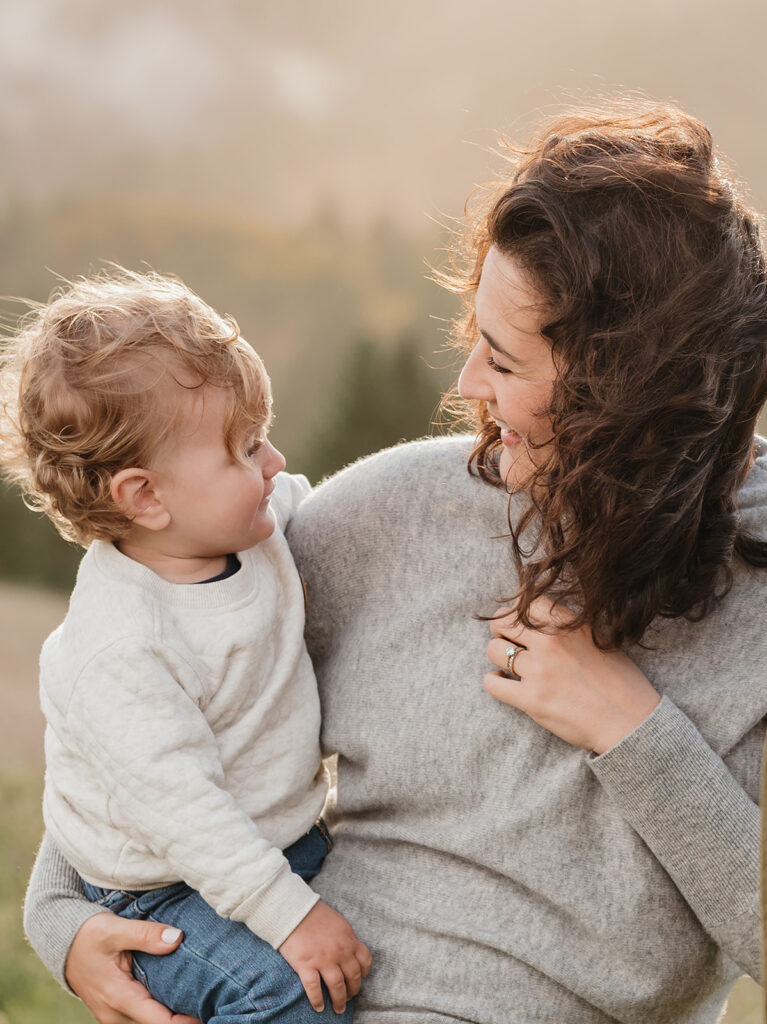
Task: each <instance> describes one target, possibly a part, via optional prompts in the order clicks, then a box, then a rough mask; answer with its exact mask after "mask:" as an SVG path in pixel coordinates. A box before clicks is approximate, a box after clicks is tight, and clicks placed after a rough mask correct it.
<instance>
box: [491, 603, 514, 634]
mask: <svg viewBox="0 0 767 1024" xmlns="http://www.w3.org/2000/svg"><path fill="white" fill-rule="evenodd" d="M516 622H517V617H516V610H515V608H514V606H513V605H512V606H509V605H503V606H502V607H501V608H498V609H497V610H496V611H495V612H494V613H493V616H492V618H491V619H490V632H491V633H492V634H493V636H500V635H501V633H504V635H505V633H506V630H507V629H513V628H514V626H515V625H516Z"/></svg>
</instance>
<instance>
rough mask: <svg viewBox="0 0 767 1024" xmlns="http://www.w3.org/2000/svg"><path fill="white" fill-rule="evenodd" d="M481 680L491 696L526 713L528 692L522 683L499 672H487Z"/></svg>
mask: <svg viewBox="0 0 767 1024" xmlns="http://www.w3.org/2000/svg"><path fill="white" fill-rule="evenodd" d="M482 682H483V684H484V687H485V689H486V690H487V692H488V693H489V694H490V696H491V697H495V699H496V700H499V701H501V702H502V703H503V704H509V705H510V706H511V707H514V708H519V710H520V711H525V713H527V711H526V706H527V703H528V693H527V689H526V687H525V685H524V683H522V682H519V681H518V680H516V679H509V678H508V677H507V676H505V675H503V674H502V673H501V672H488V674H487V675H486V676H485V678H484V679H483V680H482Z"/></svg>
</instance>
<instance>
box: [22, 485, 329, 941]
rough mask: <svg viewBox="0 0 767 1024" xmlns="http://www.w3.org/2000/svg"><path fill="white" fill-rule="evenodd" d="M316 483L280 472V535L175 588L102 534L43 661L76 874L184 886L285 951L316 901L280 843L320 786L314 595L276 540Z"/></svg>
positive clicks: (60, 805)
mask: <svg viewBox="0 0 767 1024" xmlns="http://www.w3.org/2000/svg"><path fill="white" fill-rule="evenodd" d="M308 490H309V484H308V482H307V481H306V480H305V479H304V478H303V477H290V476H288V475H287V474H280V476H279V477H278V478H277V486H276V489H275V492H274V497H273V499H272V509H273V514H275V515H276V517H277V520H278V528H277V529H276V530H275V532H274V534H273V535H272V536H271V537H270V538H269V539H268V540H265V541H263V542H262V543H261V544H259V545H257V546H256V547H254V548H252V549H251V550H249V551H245V552H241V553H239V557H240V561H241V568H240V570H239V571H238V572H237V573H236V574H235V575H234V576H231V577H229V578H228V579H225V580H221V581H219V582H215V583H207V584H204V585H199V584H174V583H168V582H167V581H165V580H163V579H161V578H160V577H159V576H157V575H156V574H154V573H153V572H151V570H149V569H147V568H146V567H145V566H143V565H140V564H139V563H138V562H135V561H132V560H131V559H129V558H126V557H125V556H124V555H122V554H121V553H120V552H119V551H118V550H117V548H115V547H114V546H113V545H112V544H110V543H106V542H103V541H97V542H95V543H94V544H92V545H91V547H90V548H89V550H88V552H87V553H86V555H85V557H84V558H83V560H82V563H81V565H80V569H79V572H78V577H77V583H76V586H75V589H74V592H73V594H72V599H71V602H70V606H69V611H68V613H67V616H66V619H65V620H64V622H63V623H62V624H61V626H59V628H58V629H57V630H56V631H55V632H54V633H53V634H51V636H50V637H49V638H48V640H47V641H46V642H45V645H44V647H43V652H42V656H41V663H40V692H41V703H42V707H43V711H44V713H45V716H46V719H47V722H48V727H47V731H46V740H45V752H46V761H47V771H46V785H45V797H44V817H45V823H46V826H47V828H48V829H49V830H50V832H51V834H52V835H53V836H54V837H55V839H56V842H57V843H58V845H59V846H60V848H61V849H62V851H64V853H65V854H66V856H67V858H68V859H69V860H70V861H71V862H72V864H73V865H74V866H75V867H76V868H77V870H78V871H79V872H80V874H81V875H82V877H83V878H85V879H86V880H87V881H89V882H91V883H92V884H94V885H98V886H102V887H105V888H111V889H115V888H120V889H148V888H155V887H157V886H164V885H168V884H170V883H172V882H176V881H179V880H184V881H185V882H187V883H188V884H189V885H190V886H192V887H193V888H194V889H197V890H198V891H199V892H200V893H201V895H202V896H203V897H204V899H205V900H207V902H208V903H210V905H211V906H212V907H214V908H215V909H216V910H217V911H218V913H219V914H221V915H222V916H223V917H228V918H232V919H233V920H236V921H243V922H245V924H246V925H248V927H249V928H251V930H252V931H254V932H255V933H256V934H257V935H259V936H261V937H262V938H264V939H266V940H267V941H268V942H270V943H271V944H272V945H273V946H275V947H277V946H279V945H280V944H281V943H282V941H283V940H284V939H285V938H286V937H287V936H288V935H289V934H290V932H291V931H292V930H293V928H295V926H296V925H297V924H298V923H299V922H300V921H301V920H302V918H303V917H304V916H305V915H306V914H307V913H308V912H309V910H310V909H311V908H312V906H313V905H314V903H315V902H316V901H317V899H318V897H317V896H316V895H315V894H314V892H313V891H312V890H311V889H310V888H309V886H308V885H307V884H306V883H305V882H303V881H302V880H301V879H300V878H299V877H298V876H297V875H295V874H293V873H292V872H291V870H290V867H289V865H288V862H287V860H286V859H285V857H284V856H283V855H282V852H281V851H282V850H283V849H284V848H285V847H286V846H288V845H289V844H290V843H292V842H294V841H295V840H296V839H298V838H299V837H300V836H301V835H303V833H305V832H306V831H307V830H308V829H310V828H311V826H312V824H313V823H314V821H315V819H316V818H317V816H318V815H319V813H320V811H321V809H322V805H323V802H324V799H325V795H326V785H325V780H324V776H323V773H322V770H321V764H320V750H319V725H320V710H319V702H318V697H317V688H316V682H315V678H314V673H313V670H312V666H311V662H310V660H309V656H308V654H307V651H306V647H305V645H304V640H303V630H304V599H303V588H302V584H301V579H300V577H299V575H298V572H297V570H296V568H295V565H294V564H293V559H292V556H291V554H290V551H289V549H288V546H287V543H286V541H285V538H284V536H283V533H282V528H283V527H284V526H285V524H286V522H287V519H288V518H289V515H290V512H291V510H292V509H293V508H294V507H295V506H296V505H297V504H298V502H299V501H300V499H301V498H302V497H303V496H304V495H305V494H306V493H307V492H308Z"/></svg>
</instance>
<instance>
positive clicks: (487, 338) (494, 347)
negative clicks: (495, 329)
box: [479, 327, 525, 367]
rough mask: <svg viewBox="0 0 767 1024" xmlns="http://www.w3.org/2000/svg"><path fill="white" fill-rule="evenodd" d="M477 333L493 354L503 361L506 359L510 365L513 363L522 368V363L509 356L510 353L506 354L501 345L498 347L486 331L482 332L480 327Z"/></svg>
mask: <svg viewBox="0 0 767 1024" xmlns="http://www.w3.org/2000/svg"><path fill="white" fill-rule="evenodd" d="M479 333H480V334H481V335H482V337H483V338H484V339H485V341H486V342H487V343H488V345H489V346H490V348H491V349H492V350H493V351H494V352H497V353H498V354H499V355H502V356H503V358H504V359H508V360H509V362H510V363H514V364H515V365H516V366H520V367H522V366H524V365H525V364H524V363H523V362H522V360H521V359H517V358H516V356H513V355H511V353H510V352H507V351H506V349H505V348H503V347H502V346H501V345H499V344H498V342H497V341H495V340H494V339H493V338H491V337H490V335H489V334H488V333H487V331H483V330H482V328H481V327H480V328H479Z"/></svg>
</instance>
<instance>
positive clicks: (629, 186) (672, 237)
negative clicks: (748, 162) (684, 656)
mask: <svg viewBox="0 0 767 1024" xmlns="http://www.w3.org/2000/svg"><path fill="white" fill-rule="evenodd" d="M504 147H505V154H504V155H505V157H506V159H507V166H508V169H509V170H508V175H507V176H506V178H505V180H503V181H501V182H499V183H497V184H495V185H492V186H489V187H488V188H486V189H483V190H481V191H480V193H479V194H478V195H477V196H475V197H474V200H473V202H470V204H469V205H468V206H467V218H466V231H465V233H464V234H463V235H462V236H460V238H459V240H458V242H457V244H456V247H455V250H454V259H453V268H454V272H453V273H452V274H450V275H446V276H445V277H444V283H446V284H447V286H448V287H451V288H452V289H453V290H455V291H458V292H459V293H461V294H462V296H463V299H464V315H463V316H462V317H461V318H460V320H459V321H457V322H456V324H455V325H454V328H455V329H454V332H453V340H454V342H455V344H457V345H458V346H459V347H460V348H462V349H466V348H467V346H469V347H470V346H473V345H474V344H476V342H477V327H476V322H475V319H474V310H473V305H474V295H475V292H476V290H477V286H478V282H479V278H480V274H481V271H482V266H483V262H484V259H485V256H486V255H487V253H488V251H489V249H490V247H491V246H495V247H496V248H497V249H498V250H499V251H500V252H501V253H502V254H503V255H505V256H509V257H511V258H513V259H514V260H515V261H517V262H518V264H519V265H520V266H521V267H522V269H523V270H524V271H525V272H526V273H527V274H528V275H529V277H530V279H531V280H532V281H533V282H534V283H535V286H536V287H537V288H538V289H539V290H540V292H541V295H542V297H543V299H544V302H545V305H546V308H547V310H549V311H550V315H547V316H546V317H545V322H544V324H543V325H542V334H543V336H544V337H545V338H546V339H548V341H549V342H550V344H551V348H552V355H553V357H554V362H555V364H556V366H557V377H556V380H555V383H554V386H553V390H552V394H551V400H550V408H549V409H548V410H547V411H548V414H549V415H550V417H551V422H552V429H553V441H554V444H553V445H552V446H551V447H550V448H547V449H546V450H545V451H543V450H542V451H541V453H540V455H539V458H538V460H537V461H538V462H539V465H538V466H537V468H536V469H535V473H534V477H533V478H532V481H531V485H530V488H529V492H528V493H529V496H530V498H529V503H528V507H527V509H526V510H525V511H524V513H523V514H522V516H521V518H520V519H519V520H518V521H517V522H516V524H512V523H511V522H510V530H511V539H512V549H513V556H514V561H515V563H516V567H517V570H518V574H519V591H518V593H517V594H516V596H515V600H516V604H517V613H518V616H519V618H520V620H521V621H522V622H523V623H525V624H526V625H528V626H529V625H533V626H534V625H535V622H534V621H531V616H530V607H531V604H532V602H533V601H534V600H535V599H536V598H537V597H539V596H541V595H543V594H548V595H549V596H554V597H556V599H557V600H561V601H564V602H566V603H567V604H568V605H570V606H571V607H574V608H576V609H578V612H579V614H578V616H577V618H576V619H575V620H574V621H573V623H572V627H573V628H577V627H579V626H582V625H583V624H589V625H590V626H591V628H592V632H593V635H594V638H595V641H596V642H597V643H598V644H599V645H600V646H601V647H604V648H615V647H619V646H623V645H625V644H629V643H638V642H640V641H641V639H642V637H643V635H644V634H645V631H646V629H647V627H648V625H649V624H650V622H651V621H652V620H653V619H654V618H655V617H656V616H659V615H660V616H667V617H677V616H686V617H687V618H689V619H693V620H697V619H700V618H702V617H703V616H705V615H706V614H707V613H708V612H709V610H710V609H711V607H712V605H713V603H714V602H715V601H716V600H717V599H718V598H719V597H721V596H722V595H723V594H725V593H726V592H727V590H728V589H729V588H730V586H731V584H732V568H731V565H732V560H733V556H734V555H735V554H737V555H739V556H740V557H741V558H743V559H745V560H746V561H747V562H749V563H751V564H752V565H756V566H762V567H763V566H765V565H767V543H764V542H762V541H759V540H757V539H755V538H753V537H750V536H748V535H747V534H746V533H745V532H744V531H743V529H742V528H741V526H740V523H739V517H738V509H737V505H736V492H737V489H738V486H739V484H740V482H741V481H742V479H743V477H744V475H745V474H746V472H747V471H748V468H749V466H750V464H751V461H752V458H753V435H754V430H755V425H756V420H757V416H758V415H759V412H760V409H761V408H762V405H763V404H764V402H765V399H767V274H766V270H765V251H764V248H763V245H762V242H761V241H760V237H759V225H758V218H757V216H756V215H755V213H754V212H753V211H752V209H751V208H750V207H749V206H748V204H747V203H746V201H745V199H744V197H743V194H742V190H741V189H739V188H738V187H737V185H736V184H735V183H734V181H733V178H732V176H731V175H730V173H729V172H728V171H727V170H726V168H725V166H724V163H723V160H722V157H721V155H720V154H718V152H717V150H716V148H715V147H714V145H713V142H712V139H711V134H710V132H709V130H708V129H707V128H706V126H705V125H704V124H702V123H701V122H700V121H698V120H696V119H695V118H694V117H691V116H690V115H688V114H686V113H684V112H683V111H681V110H679V109H678V108H676V107H674V106H669V105H658V104H652V103H649V102H638V101H634V100H631V101H616V102H613V103H609V104H606V105H602V106H600V107H599V108H592V109H588V110H580V111H577V112H572V113H570V114H568V115H565V116H563V117H560V118H558V119H556V120H554V121H551V122H548V123H546V124H545V125H544V127H543V130H542V131H541V132H540V134H539V135H537V136H536V138H535V139H534V140H533V142H532V143H531V144H530V145H529V146H528V147H526V148H525V149H523V150H520V149H515V148H513V147H511V146H509V145H508V144H507V143H504ZM471 413H472V416H473V422H474V423H475V425H476V427H477V429H478V431H479V436H478V440H477V444H476V447H475V449H474V451H473V452H472V455H471V459H470V464H469V465H470V470H471V471H472V472H475V473H478V474H479V476H481V477H482V478H483V479H485V480H487V481H488V482H490V483H493V484H496V485H502V481H501V480H500V477H499V472H498V454H499V450H500V445H501V442H500V437H499V429H498V427H497V425H496V424H495V423H494V422H493V421H492V420H491V419H490V417H489V415H488V412H487V409H486V407H485V406H484V403H473V405H472V407H471ZM530 447H531V448H532V447H536V446H535V445H533V444H532V443H530ZM540 447H541V449H543V447H544V446H543V445H541V446H540ZM523 536H524V538H525V540H524V545H523V541H522V538H523ZM524 549H526V550H524Z"/></svg>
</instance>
